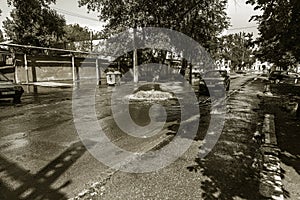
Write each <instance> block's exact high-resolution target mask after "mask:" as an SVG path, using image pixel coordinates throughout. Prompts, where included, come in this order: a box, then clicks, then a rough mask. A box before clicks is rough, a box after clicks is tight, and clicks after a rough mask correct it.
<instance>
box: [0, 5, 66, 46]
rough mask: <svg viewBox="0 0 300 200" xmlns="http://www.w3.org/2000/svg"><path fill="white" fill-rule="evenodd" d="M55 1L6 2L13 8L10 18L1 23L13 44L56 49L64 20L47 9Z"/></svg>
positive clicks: (61, 35) (60, 42)
mask: <svg viewBox="0 0 300 200" xmlns="http://www.w3.org/2000/svg"><path fill="white" fill-rule="evenodd" d="M51 3H55V0H8V4H9V5H10V6H13V7H14V9H13V10H12V12H11V18H6V20H5V21H4V22H3V24H4V29H5V32H6V34H7V36H8V37H9V38H10V39H11V40H13V42H14V43H18V44H24V45H33V46H44V47H58V46H59V45H60V44H62V37H63V35H64V33H65V31H64V26H65V23H66V22H65V19H64V18H63V16H61V15H59V14H57V12H56V11H54V10H52V9H50V8H49V4H51Z"/></svg>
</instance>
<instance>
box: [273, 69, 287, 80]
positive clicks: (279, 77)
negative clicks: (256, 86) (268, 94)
mask: <svg viewBox="0 0 300 200" xmlns="http://www.w3.org/2000/svg"><path fill="white" fill-rule="evenodd" d="M286 73H287V72H285V71H271V72H270V74H269V80H270V81H274V82H276V81H282V80H283V78H286V77H288V75H287V74H286Z"/></svg>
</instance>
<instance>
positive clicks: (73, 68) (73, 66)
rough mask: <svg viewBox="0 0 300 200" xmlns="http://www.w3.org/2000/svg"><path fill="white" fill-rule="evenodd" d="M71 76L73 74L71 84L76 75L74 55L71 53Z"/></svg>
mask: <svg viewBox="0 0 300 200" xmlns="http://www.w3.org/2000/svg"><path fill="white" fill-rule="evenodd" d="M72 76H73V85H75V82H76V77H75V57H74V55H72Z"/></svg>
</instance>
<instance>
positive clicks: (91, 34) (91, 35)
mask: <svg viewBox="0 0 300 200" xmlns="http://www.w3.org/2000/svg"><path fill="white" fill-rule="evenodd" d="M90 41H91V52H92V51H93V31H92V30H91V31H90Z"/></svg>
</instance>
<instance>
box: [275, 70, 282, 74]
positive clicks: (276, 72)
mask: <svg viewBox="0 0 300 200" xmlns="http://www.w3.org/2000/svg"><path fill="white" fill-rule="evenodd" d="M273 74H281V72H280V71H274V72H273Z"/></svg>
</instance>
